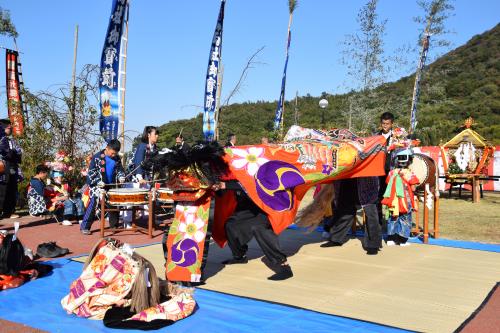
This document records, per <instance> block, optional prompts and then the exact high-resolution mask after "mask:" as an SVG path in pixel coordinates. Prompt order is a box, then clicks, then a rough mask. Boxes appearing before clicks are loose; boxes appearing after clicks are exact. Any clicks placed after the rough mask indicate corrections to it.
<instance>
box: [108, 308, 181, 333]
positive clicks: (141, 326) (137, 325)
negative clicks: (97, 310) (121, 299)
mask: <svg viewBox="0 0 500 333" xmlns="http://www.w3.org/2000/svg"><path fill="white" fill-rule="evenodd" d="M133 315H135V313H133V312H131V311H130V307H125V308H122V307H112V308H111V309H109V310H108V311H106V313H105V314H104V319H103V323H104V326H106V327H109V328H118V329H134V330H143V331H149V330H157V329H160V328H163V327H166V326H169V325H172V324H173V323H175V321H173V320H169V319H155V320H152V321H150V322H147V321H140V320H126V319H128V318H130V317H132V316H133Z"/></svg>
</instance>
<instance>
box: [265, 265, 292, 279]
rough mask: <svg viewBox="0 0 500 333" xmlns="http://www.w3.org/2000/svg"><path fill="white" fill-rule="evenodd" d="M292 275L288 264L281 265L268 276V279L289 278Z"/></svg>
mask: <svg viewBox="0 0 500 333" xmlns="http://www.w3.org/2000/svg"><path fill="white" fill-rule="evenodd" d="M292 276H293V272H292V268H291V267H290V265H281V267H280V270H279V271H278V272H277V273H276V274H273V275H271V276H270V277H268V278H267V279H268V280H271V281H282V280H286V279H289V278H291V277H292Z"/></svg>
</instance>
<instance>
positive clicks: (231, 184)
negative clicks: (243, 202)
mask: <svg viewBox="0 0 500 333" xmlns="http://www.w3.org/2000/svg"><path fill="white" fill-rule="evenodd" d="M225 183H226V190H233V191H243V187H241V184H240V182H238V181H236V180H228V181H227V182H225Z"/></svg>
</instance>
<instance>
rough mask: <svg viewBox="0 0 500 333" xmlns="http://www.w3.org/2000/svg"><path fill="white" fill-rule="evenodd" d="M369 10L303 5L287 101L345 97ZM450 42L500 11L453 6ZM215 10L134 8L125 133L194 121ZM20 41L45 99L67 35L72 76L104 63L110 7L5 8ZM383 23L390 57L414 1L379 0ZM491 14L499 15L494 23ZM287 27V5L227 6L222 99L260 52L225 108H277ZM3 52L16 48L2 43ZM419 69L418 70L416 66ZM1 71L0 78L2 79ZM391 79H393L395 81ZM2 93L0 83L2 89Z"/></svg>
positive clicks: (51, 3)
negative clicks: (344, 50) (344, 60)
mask: <svg viewBox="0 0 500 333" xmlns="http://www.w3.org/2000/svg"><path fill="white" fill-rule="evenodd" d="M364 3H365V1H360V0H351V1H341V0H299V6H298V8H297V9H296V11H295V14H294V21H293V24H292V43H291V49H290V60H289V65H288V75H287V86H286V97H287V99H290V98H292V97H293V96H295V92H296V91H298V93H299V95H306V94H308V93H309V94H311V95H313V96H318V95H320V94H321V92H322V91H326V92H328V93H332V94H335V93H338V92H342V91H343V90H345V89H346V87H347V88H349V87H350V85H351V83H349V79H348V78H347V77H346V71H345V68H344V67H343V66H342V65H341V64H340V62H339V60H340V56H341V45H340V43H341V42H342V40H343V39H344V36H345V35H346V34H349V33H354V32H355V30H356V29H357V23H356V15H357V12H358V10H359V8H360V7H361V6H362V5H363V4H364ZM454 4H455V16H454V17H452V18H450V19H449V21H448V26H449V28H450V29H452V30H454V31H455V34H452V35H450V36H449V37H448V39H449V40H451V41H452V42H453V44H454V46H455V47H456V46H459V45H461V44H463V43H465V42H466V41H467V40H469V39H470V38H471V37H472V36H474V35H476V34H480V33H482V32H484V31H486V30H488V29H491V28H492V27H494V26H495V25H496V24H497V23H498V22H499V16H498V13H500V1H498V0H476V1H471V0H457V1H455V3H454ZM219 5H220V1H219V0H178V1H172V0H149V1H146V0H132V3H131V8H130V24H129V52H128V62H127V95H126V120H125V126H126V129H127V130H135V131H142V128H143V127H144V126H145V125H161V124H163V123H165V122H167V121H169V120H173V119H181V118H189V117H192V116H194V115H195V114H197V113H198V112H200V109H199V108H196V107H193V106H192V105H202V103H203V95H204V77H205V74H206V66H207V62H208V53H209V48H210V42H211V39H212V35H213V30H214V27H215V23H216V19H217V14H218V10H219ZM0 6H2V8H4V9H7V10H10V12H11V17H12V20H13V21H14V24H15V25H16V27H17V30H18V32H19V34H20V36H19V38H18V45H19V48H20V51H22V52H23V54H22V55H21V57H22V63H23V72H24V73H23V74H24V80H25V84H26V86H27V87H28V88H29V89H30V90H32V91H35V92H36V91H38V90H44V89H48V88H49V87H53V85H55V84H62V83H65V82H69V81H70V80H71V70H72V61H73V35H74V28H75V25H76V24H78V25H79V47H78V64H77V68H78V69H81V67H82V66H83V65H84V64H87V63H92V64H98V63H99V62H100V57H101V51H102V46H103V42H104V37H105V34H106V29H107V25H108V19H109V15H110V9H111V0H45V1H40V0H3V1H1V2H0ZM378 13H379V16H380V18H386V19H388V23H387V28H386V33H387V35H386V37H385V43H386V45H387V48H388V50H393V49H394V48H396V47H398V46H400V45H402V44H404V43H414V42H415V41H416V39H417V36H418V29H419V28H420V27H419V26H418V25H417V24H416V23H414V22H413V20H412V17H413V16H416V15H419V14H420V11H419V8H418V7H417V5H416V2H415V1H414V0H380V1H379V10H378ZM495 13H496V14H495ZM287 24H288V7H287V1H286V0H251V1H250V0H227V3H226V15H225V21H224V37H223V50H222V59H223V63H224V82H223V92H222V98H223V99H224V97H225V96H226V95H227V94H228V93H229V92H230V91H231V90H232V89H233V87H234V85H235V84H236V82H237V80H238V78H239V76H240V74H241V71H242V70H243V68H244V66H245V64H246V62H247V60H248V58H249V57H250V56H251V55H252V54H253V53H254V52H255V51H256V50H257V49H258V48H260V47H262V46H265V49H264V50H263V51H262V52H261V53H260V55H259V57H258V61H260V62H263V63H265V64H262V65H258V66H257V67H256V68H254V69H252V70H251V71H250V72H249V74H248V77H247V79H246V81H245V84H244V86H243V87H242V89H241V90H240V92H239V94H238V95H236V96H235V97H234V98H233V99H232V100H231V102H245V101H257V100H265V101H273V100H274V101H275V100H276V99H277V98H278V96H279V90H280V85H281V75H282V71H283V65H284V52H285V39H286V29H287ZM0 45H1V46H4V47H13V42H12V41H11V40H10V39H9V38H6V37H0ZM416 61H417V59H415V60H414V63H416ZM4 66H5V64H4V61H2V62H1V65H0V72H2V73H5V68H4ZM393 79H394V78H393ZM1 82H2V83H3V82H4V81H1ZM0 103H1V104H0V105H2V108H1V110H0V116H2V117H3V116H5V115H6V114H7V111H6V109H5V85H4V84H2V85H0Z"/></svg>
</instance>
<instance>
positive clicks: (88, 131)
mask: <svg viewBox="0 0 500 333" xmlns="http://www.w3.org/2000/svg"><path fill="white" fill-rule="evenodd" d="M98 77H99V67H98V66H96V65H85V66H84V67H83V69H82V71H81V72H80V74H79V75H78V76H77V79H76V82H77V86H78V89H77V93H76V103H75V104H76V107H75V131H74V137H73V139H71V138H70V137H69V134H70V130H69V128H68V126H69V125H68V117H69V112H68V110H69V106H70V104H71V103H72V98H71V85H70V83H69V82H68V83H67V84H64V85H62V86H59V87H58V88H56V89H54V90H45V91H39V92H36V93H31V92H29V91H25V92H24V93H25V94H24V96H25V99H26V102H27V103H28V105H29V106H30V123H29V126H26V128H25V133H24V134H23V136H21V137H20V138H19V143H20V145H21V147H22V148H23V151H24V154H23V164H22V169H23V172H24V173H25V174H26V175H30V174H32V173H33V170H34V168H35V166H36V165H38V164H40V163H44V162H46V161H51V160H53V158H54V155H55V153H56V152H58V151H64V152H66V153H69V152H70V151H73V157H72V160H71V161H70V163H69V164H70V165H71V166H72V167H73V170H74V171H73V172H72V173H70V174H68V175H67V177H68V178H69V180H70V181H75V183H74V184H78V183H81V182H82V179H81V177H80V176H79V172H80V170H81V169H82V165H83V163H84V161H85V158H86V157H87V156H88V155H89V154H91V153H93V152H95V151H97V150H98V149H99V148H101V146H102V145H103V144H104V141H103V139H102V137H101V135H100V133H99V131H98V130H97V129H95V130H94V128H96V126H95V125H96V124H97V122H98V120H99V112H98V107H97V105H98V97H99V95H98V94H99V90H98Z"/></svg>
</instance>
